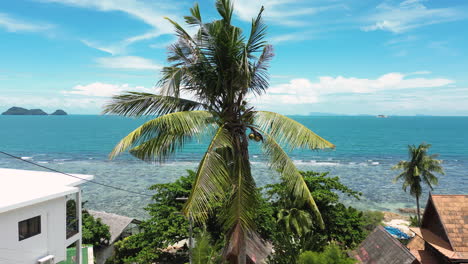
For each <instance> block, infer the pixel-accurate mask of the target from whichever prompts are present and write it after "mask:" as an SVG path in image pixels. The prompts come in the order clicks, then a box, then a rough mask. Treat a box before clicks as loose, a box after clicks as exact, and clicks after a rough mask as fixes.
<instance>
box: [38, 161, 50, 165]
mask: <svg viewBox="0 0 468 264" xmlns="http://www.w3.org/2000/svg"><path fill="white" fill-rule="evenodd" d="M37 163H39V164H47V163H49V162H48V161H38V162H37Z"/></svg>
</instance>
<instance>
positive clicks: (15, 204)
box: [0, 168, 93, 264]
mask: <svg viewBox="0 0 468 264" xmlns="http://www.w3.org/2000/svg"><path fill="white" fill-rule="evenodd" d="M73 176H75V177H76V178H74V177H71V176H67V175H63V174H60V173H55V172H44V171H29V170H16V169H1V168H0V264H23V263H24V264H37V263H47V264H49V263H53V264H55V263H60V262H62V261H66V260H67V247H69V246H75V248H77V249H81V192H80V188H79V187H78V186H79V185H80V184H81V183H83V182H85V181H87V180H91V179H93V176H91V175H82V174H73ZM74 259H75V261H76V263H80V264H81V263H82V262H81V260H82V256H81V250H76V256H75V257H74Z"/></svg>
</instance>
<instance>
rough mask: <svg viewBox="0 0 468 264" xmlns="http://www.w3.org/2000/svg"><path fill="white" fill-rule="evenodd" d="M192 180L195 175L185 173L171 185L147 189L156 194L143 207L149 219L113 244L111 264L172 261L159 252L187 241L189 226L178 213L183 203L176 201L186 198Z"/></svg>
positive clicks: (166, 184)
mask: <svg viewBox="0 0 468 264" xmlns="http://www.w3.org/2000/svg"><path fill="white" fill-rule="evenodd" d="M194 179H195V172H193V171H188V176H182V177H180V178H179V179H178V180H176V181H175V182H173V183H165V184H155V185H153V186H151V187H150V189H151V190H154V191H155V192H156V194H155V195H154V196H153V198H152V200H153V202H152V203H150V204H149V205H148V206H147V207H146V208H145V210H146V211H147V212H148V214H149V215H150V218H149V219H147V220H145V221H143V222H142V223H141V224H140V228H141V229H142V230H143V232H141V233H139V234H135V235H132V236H130V237H127V238H125V239H124V240H122V241H119V242H117V243H116V244H115V252H116V255H115V257H114V259H113V262H112V263H115V264H120V263H134V262H136V263H152V262H155V261H157V260H159V259H162V258H169V259H170V258H172V256H171V255H170V254H166V253H164V252H163V251H162V250H161V249H164V248H167V247H168V246H170V245H173V244H175V243H177V242H179V241H181V240H183V239H186V238H188V229H189V224H188V221H187V219H186V218H185V217H184V216H183V215H181V213H180V212H181V211H182V207H183V204H184V201H178V200H177V199H176V198H181V197H187V196H188V195H189V193H190V189H191V188H192V183H193V181H194ZM185 259H186V260H187V256H185Z"/></svg>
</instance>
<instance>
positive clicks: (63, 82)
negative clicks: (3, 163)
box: [0, 0, 468, 115]
mask: <svg viewBox="0 0 468 264" xmlns="http://www.w3.org/2000/svg"><path fill="white" fill-rule="evenodd" d="M198 2H199V4H200V6H201V10H202V15H203V17H204V19H205V21H207V20H213V19H215V18H217V16H216V14H215V12H214V1H213V0H203V1H198ZM193 4H194V1H166V0H15V1H0V39H1V41H0V112H2V111H4V110H6V109H7V108H9V107H10V106H13V105H15V106H22V107H26V108H33V107H34V108H42V109H44V110H46V111H53V110H55V109H57V108H62V109H64V110H66V111H68V112H70V113H74V114H98V113H100V112H101V110H102V105H103V104H104V103H105V102H107V101H108V100H109V96H111V95H112V94H117V93H119V92H122V91H125V90H135V91H154V90H155V89H156V87H155V84H156V83H157V81H158V78H159V70H160V69H161V67H162V66H164V65H165V56H166V50H165V47H166V46H167V45H168V44H169V43H171V42H172V41H174V40H175V37H174V36H173V33H172V32H173V30H172V27H171V26H170V25H169V24H168V22H167V21H165V20H164V19H163V18H164V17H165V16H167V17H170V18H173V19H175V20H177V21H180V22H181V17H182V16H183V15H185V14H188V9H189V8H190V7H191V6H192V5H193ZM262 4H263V5H265V12H264V17H265V20H266V22H267V24H268V25H269V35H268V39H269V41H270V42H271V43H272V44H273V45H274V49H275V54H276V56H275V58H274V60H273V62H272V65H271V70H270V73H271V88H270V89H269V90H268V92H267V93H266V94H265V95H263V96H262V97H259V98H256V99H255V104H256V105H257V107H258V108H261V109H267V110H274V111H278V112H281V113H284V114H308V113H310V112H327V113H341V114H389V115H414V114H430V115H468V64H467V62H468V53H467V51H468V48H467V47H468V34H467V33H468V2H467V1H465V0H443V1H442V0H406V1H402V0H399V1H390V0H376V1H374V0H328V1H326V0H269V1H256V0H237V1H235V6H236V12H235V23H236V24H237V25H239V26H241V27H243V28H245V29H246V30H247V29H248V26H249V22H250V19H251V17H253V16H255V15H256V13H257V12H258V10H259V8H260V6H261V5H262Z"/></svg>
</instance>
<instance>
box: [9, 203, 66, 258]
mask: <svg viewBox="0 0 468 264" xmlns="http://www.w3.org/2000/svg"><path fill="white" fill-rule="evenodd" d="M65 203H66V198H65V197H60V198H56V199H53V200H49V201H45V202H42V203H38V204H35V205H31V206H27V207H23V208H19V209H16V210H12V211H8V212H5V213H2V214H0V264H13V263H15V264H16V263H18V264H23V263H24V264H35V263H37V260H38V259H39V258H41V257H44V256H47V255H54V256H55V261H56V262H59V261H62V260H65V259H66V247H67V244H66V243H67V241H66V206H65ZM38 215H40V216H41V233H40V234H38V235H35V236H33V237H30V238H27V239H24V240H22V241H19V237H18V222H20V221H22V220H26V219H29V218H32V217H35V216H38Z"/></svg>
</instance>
